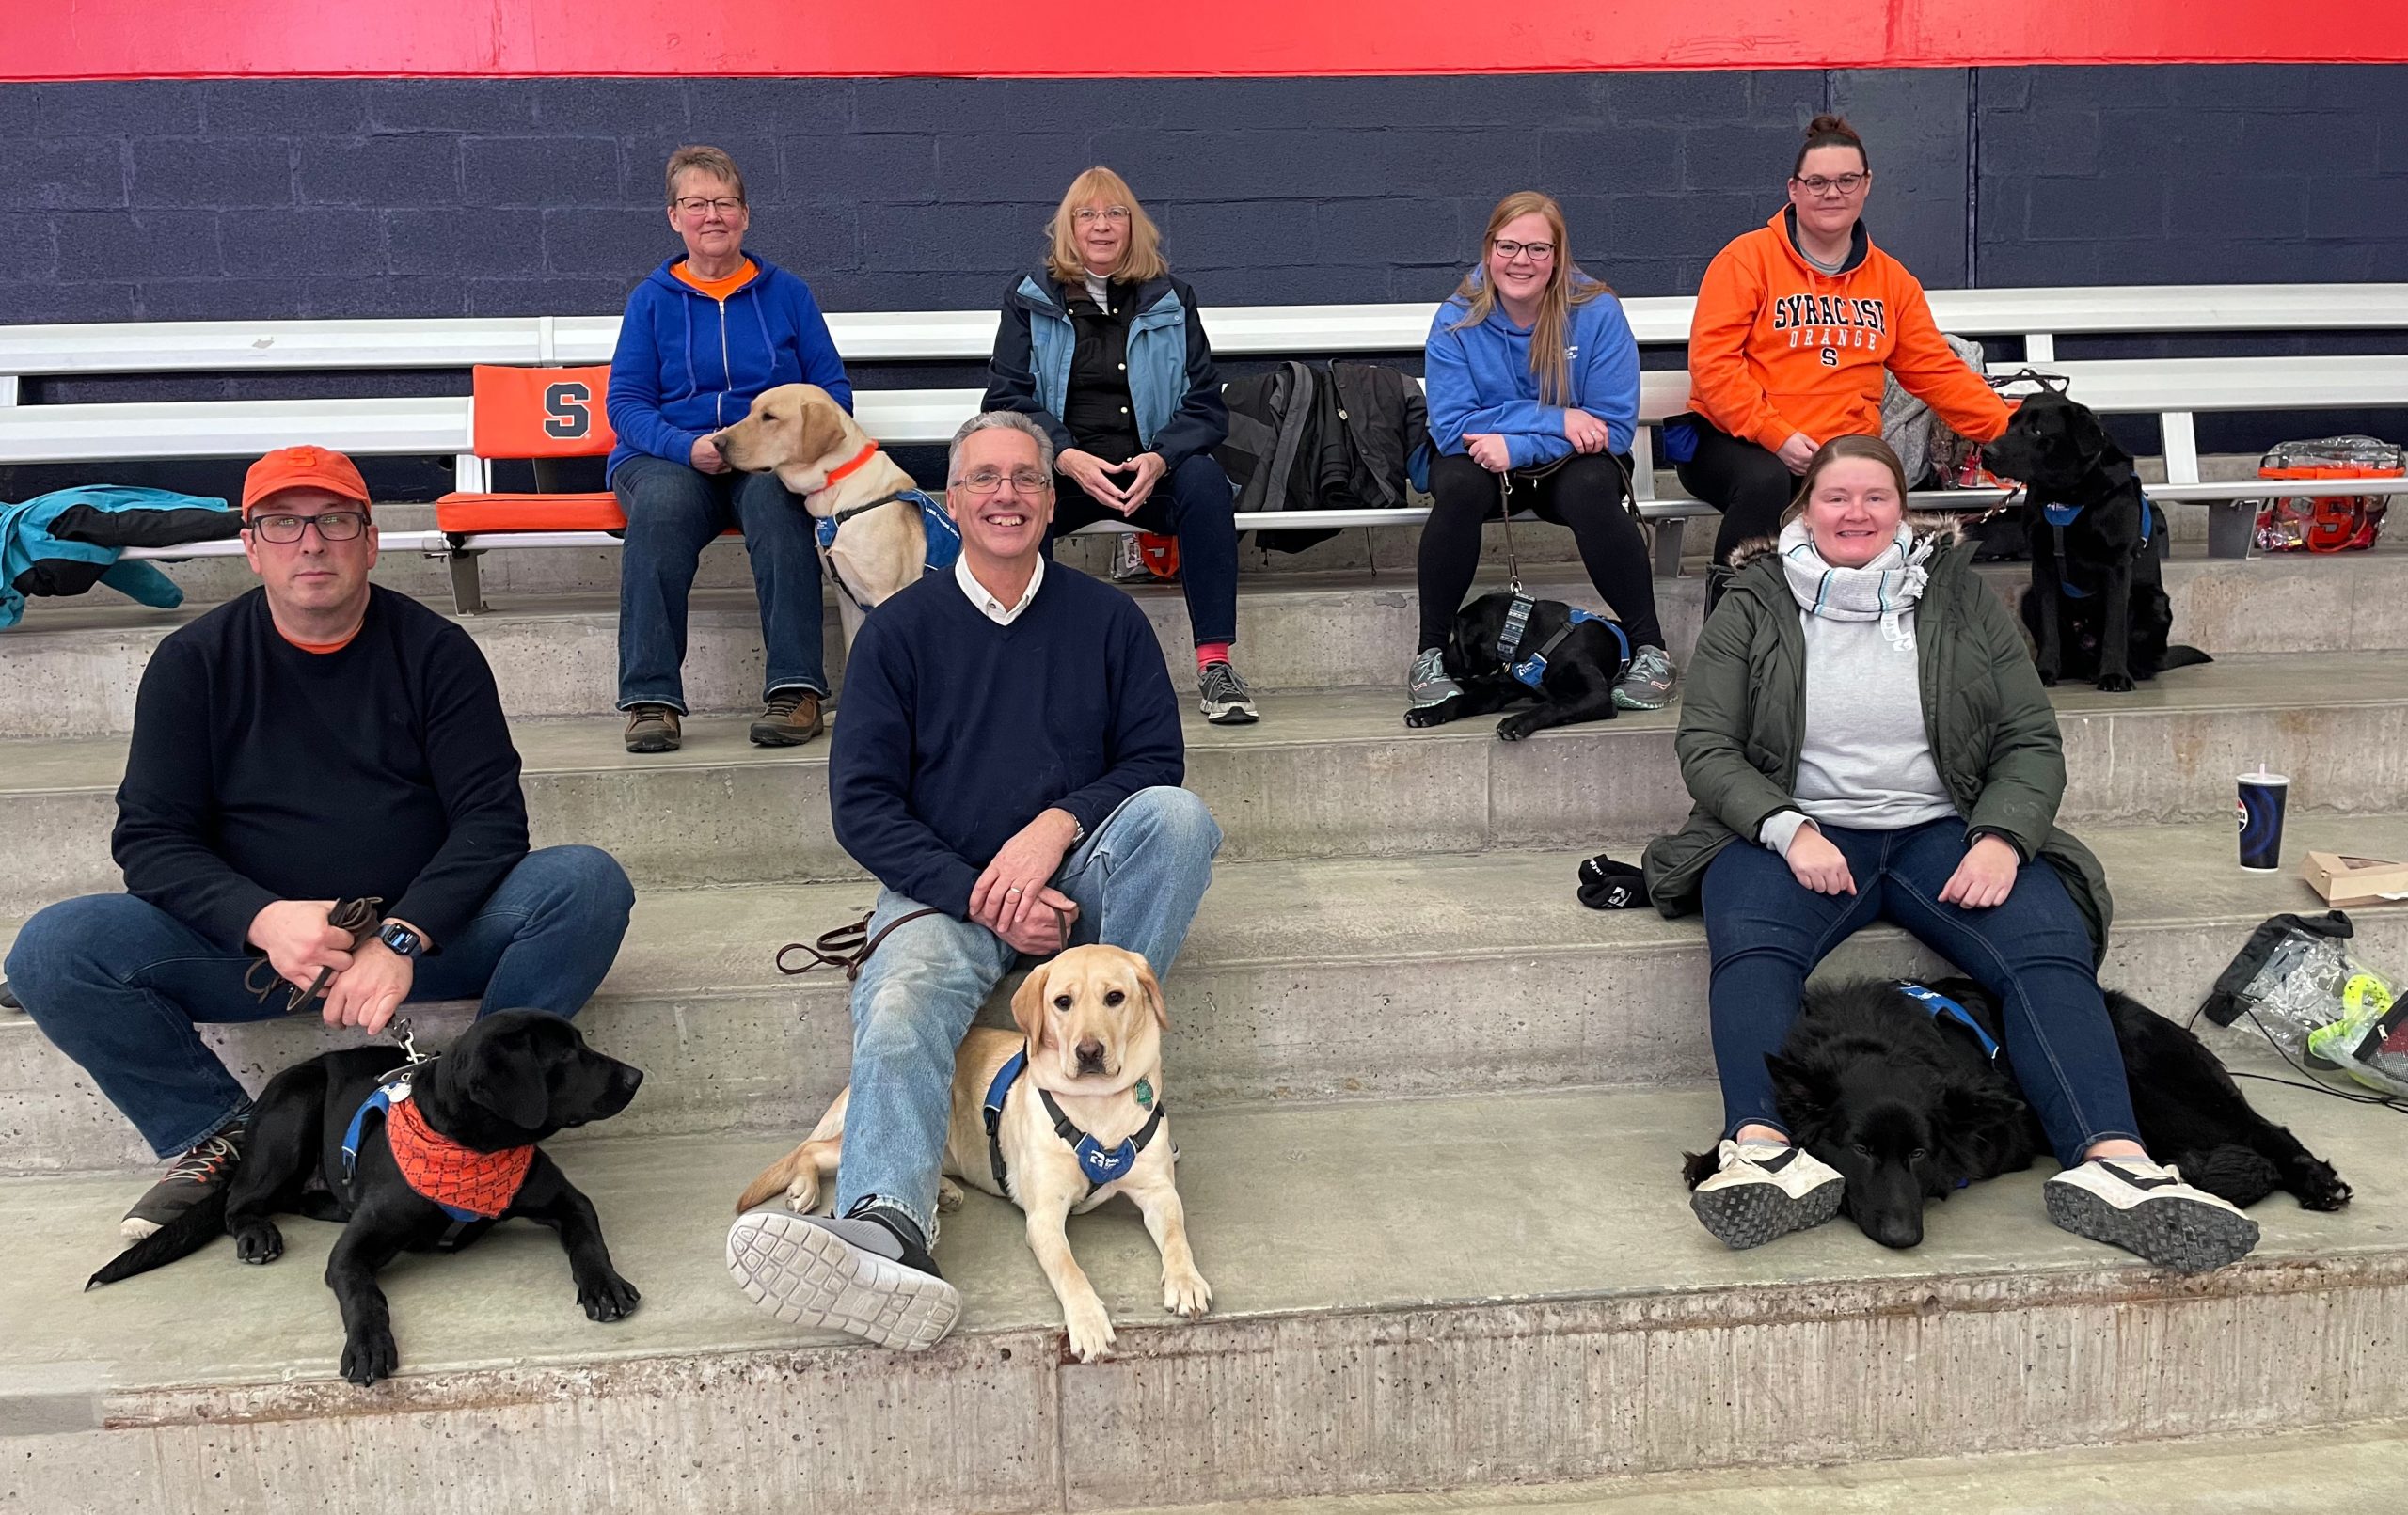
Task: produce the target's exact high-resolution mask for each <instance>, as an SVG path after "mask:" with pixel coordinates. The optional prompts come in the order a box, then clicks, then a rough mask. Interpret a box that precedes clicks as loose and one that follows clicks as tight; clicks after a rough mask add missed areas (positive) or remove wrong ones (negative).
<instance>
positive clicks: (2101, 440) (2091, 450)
mask: <svg viewBox="0 0 2408 1515" xmlns="http://www.w3.org/2000/svg"><path fill="white" fill-rule="evenodd" d="M2066 434H2067V437H2068V438H2069V439H2070V440H2071V441H2072V443H2073V450H2074V452H2075V453H2076V455H2078V456H2079V457H2080V458H2081V459H2082V466H2083V469H2084V470H2087V469H2089V468H2091V467H2093V466H2096V465H2097V464H2098V462H2099V459H2101V458H2103V457H2105V456H2106V455H2107V450H2108V448H2109V447H2110V446H2111V445H2112V444H2111V443H2110V442H2109V440H2108V436H2107V427H2106V425H2105V423H2103V422H2102V421H2100V420H2099V412H2097V411H2095V410H2093V409H2091V408H2090V407H2089V406H2088V405H2083V404H2076V403H2074V402H2071V401H2067V402H2066Z"/></svg>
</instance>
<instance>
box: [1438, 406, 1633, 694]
mask: <svg viewBox="0 0 2408 1515" xmlns="http://www.w3.org/2000/svg"><path fill="white" fill-rule="evenodd" d="M1629 467H1630V460H1629V459H1628V458H1627V457H1610V456H1608V455H1607V454H1604V453H1600V452H1579V453H1575V454H1573V455H1572V456H1571V457H1570V458H1568V459H1566V460H1565V461H1564V462H1563V463H1562V465H1561V466H1558V467H1557V468H1555V469H1554V470H1552V471H1551V472H1549V473H1548V474H1547V475H1546V476H1545V477H1544V478H1540V479H1531V478H1529V477H1527V476H1525V475H1523V474H1519V473H1516V474H1515V475H1514V477H1513V508H1514V509H1515V510H1516V511H1521V510H1531V511H1536V512H1537V513H1539V515H1540V516H1541V517H1542V518H1544V519H1545V520H1549V521H1553V522H1556V523H1557V524H1558V525H1560V526H1568V527H1570V528H1571V529H1572V540H1573V541H1574V542H1575V543H1576V544H1577V545H1578V546H1579V548H1580V562H1581V565H1582V566H1583V567H1585V568H1587V569H1588V570H1589V582H1590V583H1591V584H1593V585H1595V586H1596V590H1597V593H1598V594H1599V595H1600V596H1602V597H1603V598H1604V600H1605V602H1606V604H1607V605H1608V606H1609V607H1611V608H1612V609H1613V612H1614V618H1615V619H1616V620H1618V621H1620V622H1621V623H1622V629H1623V633H1624V635H1625V636H1627V637H1628V638H1629V639H1630V645H1631V647H1632V648H1633V649H1634V650H1636V649H1638V648H1640V647H1661V646H1663V645H1664V628H1663V627H1662V626H1661V625H1659V624H1658V623H1656V578H1655V573H1654V569H1653V567H1652V566H1651V565H1650V564H1649V562H1648V560H1647V538H1646V536H1645V534H1644V533H1642V532H1641V531H1640V529H1639V522H1638V521H1637V520H1636V519H1634V518H1633V517H1632V515H1631V513H1630V512H1628V511H1627V510H1624V508H1623V489H1624V480H1625V479H1626V478H1627V477H1628V470H1629ZM1430 494H1431V497H1432V501H1431V506H1430V521H1429V524H1428V525H1426V526H1424V527H1423V528H1422V529H1421V560H1420V580H1421V645H1422V647H1423V648H1425V649H1427V648H1431V647H1444V646H1445V645H1447V638H1448V636H1449V634H1450V632H1452V631H1453V629H1454V624H1455V612H1456V611H1457V610H1459V609H1461V608H1463V603H1464V596H1465V594H1467V593H1469V592H1471V581H1472V576H1473V575H1474V574H1475V573H1477V572H1478V571H1479V568H1480V528H1481V522H1483V521H1494V520H1496V519H1497V476H1496V475H1495V474H1493V473H1490V472H1489V471H1488V470H1487V469H1485V468H1483V467H1481V466H1480V465H1479V464H1477V463H1474V462H1473V461H1472V460H1471V459H1470V458H1469V457H1465V456H1450V457H1441V458H1439V459H1438V460H1436V461H1435V462H1434V463H1433V464H1431V466H1430Z"/></svg>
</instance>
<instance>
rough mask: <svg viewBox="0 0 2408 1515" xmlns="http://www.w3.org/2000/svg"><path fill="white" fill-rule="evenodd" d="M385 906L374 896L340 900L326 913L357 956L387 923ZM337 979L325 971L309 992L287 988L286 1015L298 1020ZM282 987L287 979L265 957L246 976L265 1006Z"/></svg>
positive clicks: (255, 997)
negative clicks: (263, 975) (264, 978)
mask: <svg viewBox="0 0 2408 1515" xmlns="http://www.w3.org/2000/svg"><path fill="white" fill-rule="evenodd" d="M384 905H385V902H384V901H383V900H381V899H379V898H377V897H376V896H375V895H373V894H371V895H367V896H364V897H362V898H360V899H356V900H337V901H335V906H334V908H333V909H330V910H328V911H327V912H326V924H328V925H330V926H333V927H334V928H335V929H336V930H338V931H348V932H350V933H351V945H352V950H353V951H355V952H356V951H358V950H359V948H360V947H361V946H362V945H363V944H365V943H366V942H367V940H368V939H369V938H370V937H372V936H374V935H375V934H376V928H377V927H378V926H379V925H382V924H383V923H384V920H385V917H384V915H383V914H382V911H383V908H384ZM262 968H264V969H266V970H267V974H268V976H267V982H266V983H264V984H262V983H261V982H259V976H260V970H261V969H262ZM334 976H335V971H334V970H333V969H331V968H322V969H320V970H318V976H317V978H315V979H314V980H312V981H311V982H310V985H309V987H308V988H306V989H304V988H301V987H300V986H297V985H286V988H287V989H288V990H289V991H290V996H289V998H287V999H286V1000H285V1002H284V1013H285V1014H286V1015H288V1016H297V1015H299V1014H300V1013H301V1012H302V1011H304V1010H307V1009H309V1005H310V1002H312V1001H314V1000H316V999H317V998H318V996H320V995H322V994H324V993H325V992H326V981H327V980H329V979H331V978H333V977H334ZM279 984H284V977H283V975H282V974H280V973H278V972H277V971H276V965H275V964H274V963H271V962H269V961H268V960H267V959H266V958H265V957H261V959H260V960H259V961H258V962H255V963H253V964H252V965H251V966H250V967H249V968H247V969H246V970H245V971H244V972H243V987H245V988H246V989H248V990H250V991H251V995H252V997H253V998H254V999H256V1000H258V1001H259V1002H260V1003H261V1004H265V1003H267V1002H268V997H269V996H270V995H272V994H274V993H275V992H276V986H277V985H279Z"/></svg>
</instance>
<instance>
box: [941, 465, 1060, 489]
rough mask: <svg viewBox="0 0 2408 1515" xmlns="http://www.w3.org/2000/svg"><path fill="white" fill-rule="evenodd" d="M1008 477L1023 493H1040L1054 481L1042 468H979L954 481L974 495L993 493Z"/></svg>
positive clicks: (1014, 486)
mask: <svg viewBox="0 0 2408 1515" xmlns="http://www.w3.org/2000/svg"><path fill="white" fill-rule="evenodd" d="M1006 479H1008V480H1010V481H1012V487H1013V488H1014V489H1017V490H1019V491H1020V492H1021V493H1022V494H1023V495H1035V494H1040V493H1042V492H1043V491H1044V489H1045V487H1046V486H1047V485H1048V484H1050V483H1052V482H1053V480H1052V479H1051V478H1049V477H1047V475H1046V473H1045V470H1044V469H1042V468H1014V469H1013V470H1012V471H1011V472H1009V473H1006V472H1005V471H1004V470H1003V469H1001V468H979V469H976V470H974V471H973V472H970V473H966V474H963V475H962V476H961V477H960V478H958V479H957V480H955V481H954V483H955V484H957V485H958V486H959V487H961V488H963V489H966V490H968V491H970V492H971V493H972V494H974V495H991V494H993V493H994V492H995V491H997V490H999V489H1001V488H1003V487H1004V481H1005V480H1006Z"/></svg>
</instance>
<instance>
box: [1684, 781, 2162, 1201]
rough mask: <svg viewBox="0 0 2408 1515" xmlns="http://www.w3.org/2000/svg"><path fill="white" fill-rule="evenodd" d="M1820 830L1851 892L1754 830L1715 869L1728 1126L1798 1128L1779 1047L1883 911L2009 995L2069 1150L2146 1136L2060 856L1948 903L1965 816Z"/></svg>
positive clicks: (1716, 1001)
mask: <svg viewBox="0 0 2408 1515" xmlns="http://www.w3.org/2000/svg"><path fill="white" fill-rule="evenodd" d="M1822 830H1823V834H1824V835H1825V836H1826V837H1828V838H1830V841H1831V843H1832V844H1833V845H1835V846H1837V847H1838V848H1839V849H1840V852H1841V854H1842V855H1843V856H1845V857H1846V859H1847V868H1848V873H1849V875H1850V876H1852V877H1853V878H1854V879H1855V880H1856V892H1855V893H1854V894H1852V895H1851V894H1817V893H1815V892H1814V891H1813V890H1811V889H1808V888H1807V887H1806V886H1805V885H1803V884H1801V883H1799V882H1798V879H1797V876H1795V875H1793V874H1791V873H1790V871H1789V864H1787V863H1786V862H1783V861H1782V859H1781V856H1780V854H1778V853H1775V852H1773V851H1771V850H1770V849H1768V848H1766V847H1762V846H1758V845H1756V844H1753V843H1751V842H1749V841H1746V840H1744V839H1743V840H1741V841H1738V842H1735V843H1733V844H1730V845H1729V846H1726V847H1724V848H1723V849H1722V851H1721V854H1720V855H1719V856H1718V857H1717V858H1716V859H1715V860H1714V862H1713V864H1712V865H1711V866H1709V867H1708V868H1707V869H1706V871H1705V886H1704V906H1705V939H1706V942H1707V944H1708V946H1709V947H1710V949H1711V950H1712V953H1713V964H1714V966H1713V975H1714V976H1713V983H1712V986H1711V988H1710V989H1709V990H1708V1001H1709V1003H1710V1006H1711V1009H1712V1014H1713V1019H1714V1065H1715V1068H1716V1070H1717V1071H1718V1072H1719V1074H1720V1076H1721V1079H1722V1109H1723V1118H1724V1126H1723V1128H1722V1134H1723V1135H1725V1136H1729V1135H1731V1134H1732V1133H1733V1132H1735V1131H1736V1130H1738V1128H1740V1127H1742V1126H1746V1125H1750V1124H1755V1123H1761V1124H1763V1125H1766V1126H1769V1127H1771V1128H1774V1129H1775V1130H1786V1129H1787V1127H1786V1126H1784V1125H1783V1124H1782V1119H1781V1117H1780V1115H1779V1114H1777V1113H1775V1111H1774V1108H1773V1092H1772V1076H1771V1074H1770V1073H1768V1072H1767V1071H1766V1068H1765V1054H1766V1053H1767V1052H1777V1051H1779V1050H1780V1049H1781V1044H1782V1040H1783V1039H1784V1038H1785V1037H1786V1036H1787V1035H1788V1034H1789V1027H1790V1023H1791V1022H1792V1021H1794V1020H1795V1019H1797V1018H1798V995H1799V993H1800V992H1801V991H1802V990H1803V989H1804V988H1805V986H1806V975H1807V974H1808V973H1810V972H1812V971H1814V965H1815V964H1817V963H1819V962H1821V961H1822V960H1823V959H1824V957H1825V956H1827V955H1829V954H1830V951H1831V949H1832V948H1834V947H1836V946H1838V945H1839V944H1840V943H1841V942H1843V941H1846V939H1848V938H1849V937H1850V936H1853V935H1854V934H1855V933H1856V931H1857V929H1858V928H1859V927H1861V926H1864V925H1868V924H1870V923H1873V922H1874V921H1877V920H1882V921H1889V922H1891V923H1893V924H1896V925H1899V926H1903V927H1905V928H1906V930H1907V931H1908V932H1909V933H1910V934H1911V935H1913V937H1914V938H1915V939H1917V940H1919V941H1921V942H1922V943H1923V944H1924V945H1925V946H1927V947H1929V948H1931V949H1932V951H1934V952H1936V953H1938V954H1940V955H1941V956H1942V957H1945V958H1947V959H1948V960H1949V961H1950V962H1952V963H1955V964H1956V965H1957V968H1958V969H1960V970H1961V971H1963V972H1964V974H1965V976H1966V977H1968V978H1971V979H1972V980H1974V981H1975V982H1977V983H1978V984H1980V985H1981V986H1982V987H1983V988H1985V989H1988V991H1989V992H1990V993H1991V994H1993V995H1995V996H1997V997H1998V1001H1999V1003H2000V1004H2001V1005H2002V1006H2004V1018H2005V1022H2006V1026H2005V1030H2006V1050H2007V1055H2008V1056H2009V1057H2011V1058H2012V1059H2014V1062H2015V1072H2016V1077H2017V1078H2018V1079H2019V1080H2020V1081H2021V1082H2022V1084H2023V1094H2024V1097H2025V1098H2027V1099H2029V1100H2031V1101H2032V1108H2033V1109H2034V1110H2035V1111H2036V1112H2038V1113H2039V1116H2040V1126H2041V1128H2042V1129H2044V1130H2045V1131H2047V1132H2048V1136H2049V1144H2050V1145H2051V1146H2052V1147H2054V1148H2055V1149H2056V1154H2057V1160H2058V1161H2059V1162H2061V1163H2064V1164H2065V1165H2066V1166H2067V1167H2071V1166H2073V1165H2074V1164H2075V1163H2077V1162H2080V1161H2081V1160H2082V1154H2083V1151H2084V1150H2086V1149H2087V1148H2088V1147H2089V1146H2090V1145H2091V1144H2094V1143H2097V1142H2103V1141H2108V1140H2111V1139H2113V1138H2116V1137H2123V1138H2127V1139H2130V1140H2133V1141H2137V1140H2139V1137H2138V1134H2137V1128H2136V1126H2135V1124H2134V1122H2133V1119H2132V1101H2131V1091H2130V1090H2129V1089H2127V1088H2126V1086H2125V1083H2124V1055H2123V1052H2122V1051H2121V1050H2120V1049H2118V1048H2117V1047H2116V1045H2115V1026H2114V1024H2113V1023H2112V1022H2111V1021H2109V1020H2108V1018H2107V1002H2106V1000H2105V998H2104V997H2103V996H2101V995H2100V993H2099V975H2098V973H2097V971H2095V970H2094V969H2093V968H2092V967H2091V961H2090V933H2089V932H2088V931H2087V930H2086V929H2084V927H2083V923H2082V913H2081V912H2080V911H2079V910H2077V909H2075V908H2074V905H2073V900H2072V898H2071V896H2069V895H2067V893H2066V887H2065V884H2064V881H2063V880H2061V879H2059V878H2058V877H2057V873H2056V870H2055V869H2054V868H2052V867H2051V866H2050V865H2049V864H2048V863H2046V862H2042V861H2039V860H2034V861H2031V862H2027V863H2025V864H2024V865H2023V866H2022V867H2021V868H2020V869H2019V870H2017V872H2016V876H2015V888H2014V891H2013V892H2011V893H2009V894H2008V895H2007V897H2006V900H2005V903H2004V904H2002V905H1998V906H1996V907H1992V908H1990V909H1987V910H1968V909H1963V908H1960V907H1957V906H1954V905H1942V904H1941V903H1940V892H1941V889H1943V888H1945V887H1946V886H1947V883H1948V878H1949V876H1950V875H1952V874H1954V873H1955V872H1956V871H1957V864H1958V863H1959V862H1961V861H1963V860H1964V857H1965V823H1964V822H1962V821H1960V820H1957V819H1956V818H1954V817H1946V818H1943V819H1941V820H1937V821H1930V822H1927V823H1925V825H1922V826H1912V827H1909V828H1907V829H1904V830H1900V831H1863V830H1855V829H1849V828H1847V827H1842V826H1826V827H1824V828H1823V829H1822Z"/></svg>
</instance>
